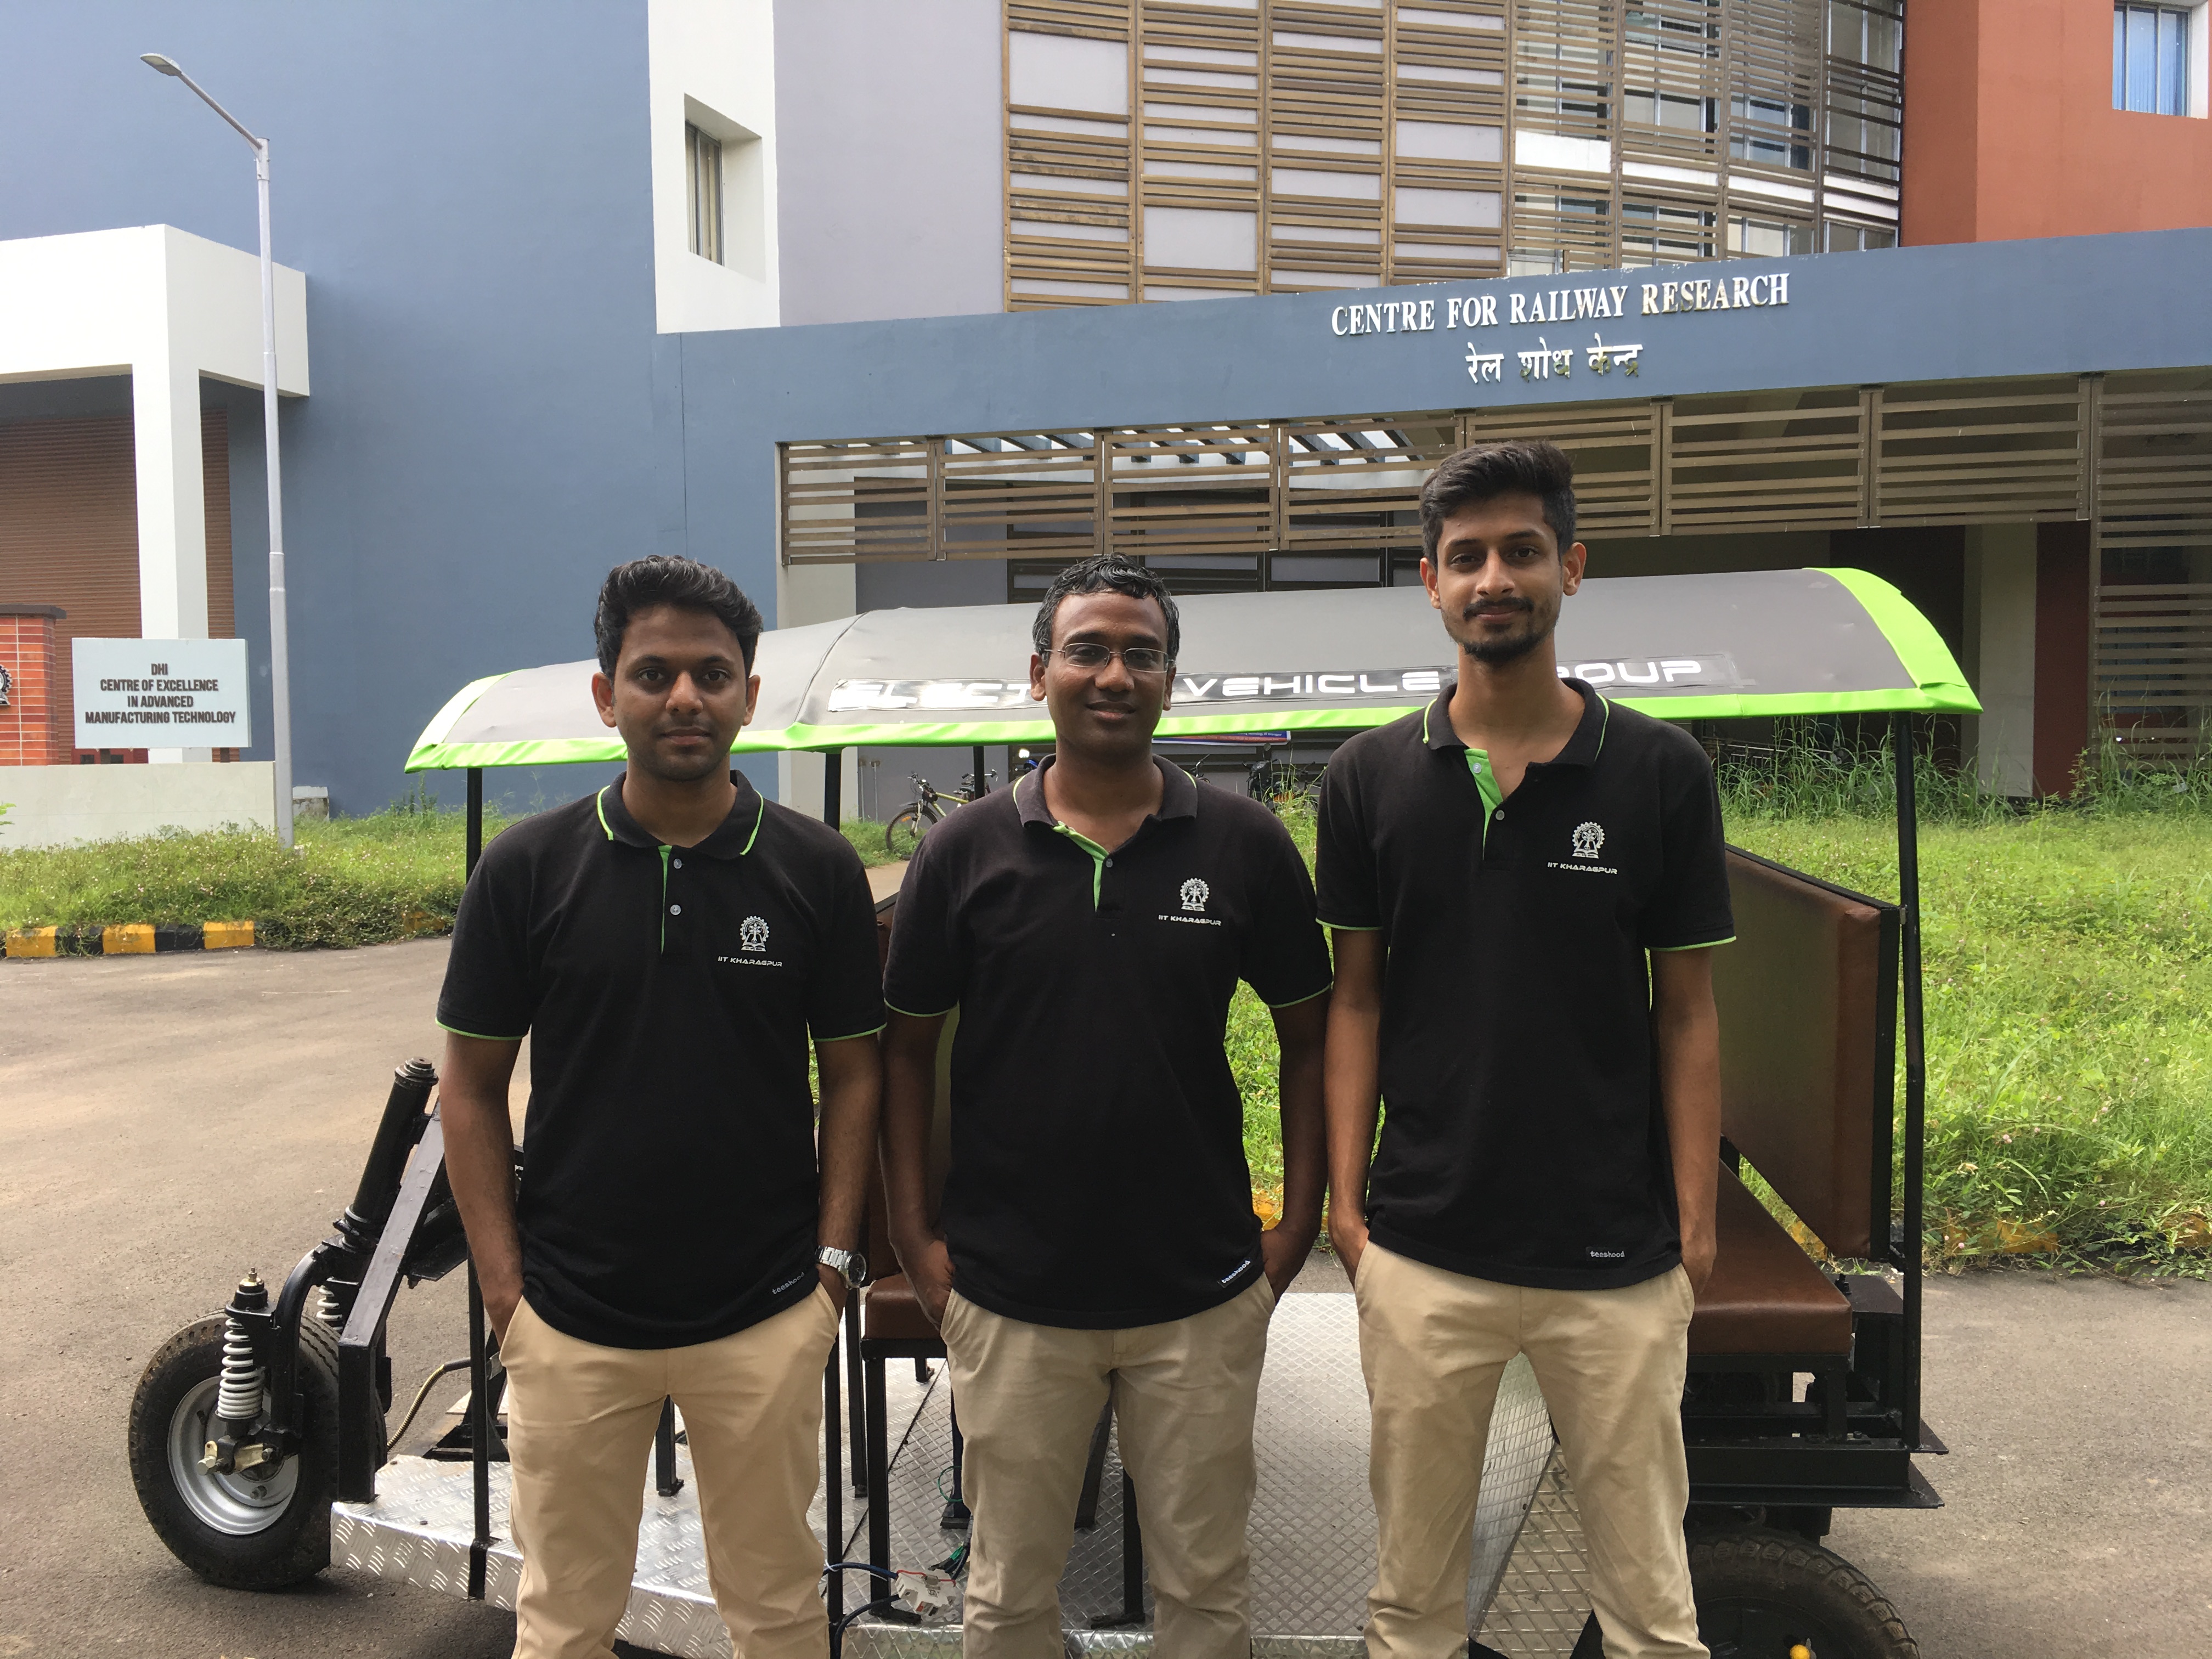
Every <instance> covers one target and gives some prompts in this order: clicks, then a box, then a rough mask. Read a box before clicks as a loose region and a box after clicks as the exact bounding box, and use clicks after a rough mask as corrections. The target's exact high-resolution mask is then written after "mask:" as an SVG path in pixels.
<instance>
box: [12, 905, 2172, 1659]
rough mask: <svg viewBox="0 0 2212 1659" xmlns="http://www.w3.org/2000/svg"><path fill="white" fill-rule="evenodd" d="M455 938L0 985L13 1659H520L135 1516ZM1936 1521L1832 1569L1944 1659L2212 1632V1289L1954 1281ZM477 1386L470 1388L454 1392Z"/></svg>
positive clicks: (1940, 1306) (473, 1611) (410, 1356)
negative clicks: (235, 1298) (166, 1353)
mask: <svg viewBox="0 0 2212 1659" xmlns="http://www.w3.org/2000/svg"><path fill="white" fill-rule="evenodd" d="M444 960H445V946H444V945H443V944H442V943H441V942H439V941H422V942H418V943H414V944H407V945H386V946H383V947H380V948H378V949H375V950H369V951H331V952H323V953H316V954H312V955H304V956H289V955H277V954H273V953H269V952H261V951H255V952H250V953H240V954H239V955H235V956H206V957H191V956H178V957H153V958H145V957H137V958H118V959H116V960H112V961H106V960H94V961H62V962H52V963H5V964H0V1659H13V1656H40V1659H47V1656H54V1659H60V1656H68V1659H77V1656H82V1655H86V1654H92V1653H100V1652H122V1653H131V1654H150V1655H160V1656H163V1659H218V1656H220V1659H248V1656H251V1659H292V1656H314V1659H322V1656H331V1659H337V1656H351V1655H371V1654H374V1655H379V1656H397V1659H407V1656H420V1659H495V1656H503V1655H504V1654H506V1652H507V1648H508V1644H510V1643H511V1642H512V1640H513V1620H511V1619H510V1618H509V1617H508V1616H507V1615H505V1614H502V1613H495V1612H493V1611H490V1610H489V1609H486V1608H483V1607H472V1606H470V1605H468V1604H467V1603H465V1602H460V1601H448V1600H445V1599H443V1598H441V1597H437V1596H434V1595H428V1594H427V1593H421V1592H416V1591H411V1590H404V1589H402V1590H395V1589H392V1588H390V1587H387V1586H385V1585H381V1584H380V1583H376V1582H375V1581H374V1580H369V1579H365V1578H358V1577H352V1576H349V1575H345V1574H339V1573H331V1574H327V1575H325V1577H323V1578H321V1579H320V1580H318V1581H317V1582H316V1583H313V1584H312V1585H309V1586H307V1587H306V1588H304V1589H300V1590H297V1591H294V1592H291V1593H289V1594H286V1595H239V1594H234V1593H232V1592H228V1591H223V1590H217V1589H210V1588H209V1587H208V1586H206V1585H204V1584H202V1583H199V1582H198V1581H197V1579H195V1578H193V1577H191V1575H190V1574H188V1573H186V1572H185V1571H184V1570H183V1569H181V1568H180V1567H179V1566H178V1565H176V1563H175V1562H174V1561H173V1559H171V1558H170V1557H169V1555H168V1554H167V1552H166V1551H164V1550H163V1549H162V1547H161V1545H160V1544H159V1543H158V1542H157V1541H155V1538H154V1535H153V1534H152V1533H151V1531H149V1529H148V1528H147V1527H146V1524H145V1522H144V1521H143V1518H142V1517H141V1516H140V1515H139V1513H138V1508H137V1501H136V1499H135V1498H134V1497H133V1495H132V1493H131V1481H130V1475H129V1472H128V1469H127V1468H126V1467H125V1461H124V1453H123V1425H124V1420H125V1413H126V1412H127V1410H128V1407H129V1403H130V1397H131V1389H132V1388H133V1387H134V1386H135V1384H136V1382H137V1375H138V1371H139V1369H140V1367H141V1366H142V1365H143V1364H144V1363H145V1360H146V1358H147V1356H148V1354H149V1352H151V1351H152V1349H153V1347H154V1346H155V1345H156V1344H157V1343H159V1342H160V1341H161V1339H162V1338H163V1337H165V1336H166V1335H167V1334H168V1333H169V1332H170V1331H171V1330H173V1328H176V1327H177V1326H179V1325H180V1324H182V1323H184V1322H185V1321H187V1320H189V1319H191V1318H192V1317H194V1316H197V1315H199V1314H202V1313H204V1312H206V1311H208V1310H210V1309H211V1308H213V1307H215V1306H216V1305H218V1304H220V1303H221V1302H222V1300H223V1299H224V1297H225V1294H226V1291H227V1288H228V1283H229V1282H230V1280H231V1279H233V1278H234V1276H235V1275H236V1273H238V1272H239V1271H240V1269H242V1268H244V1267H259V1268H260V1269H261V1270H262V1271H263V1272H264V1274H269V1275H275V1274H279V1273H282V1272H283V1270H284V1269H285V1268H286V1267H289V1264H290V1263H291V1261H293V1260H294V1259H295V1257H296V1256H297V1255H299V1254H300V1253H301V1251H302V1250H303V1249H305V1248H306V1247H307V1244H309V1243H312V1242H313V1240H314V1239H315V1238H316V1237H319V1235H320V1232H321V1231H322V1229H324V1228H325V1226H326V1225H328V1222H329V1220H330V1218H331V1215H332V1214H333V1213H334V1212H335V1211H336V1210H337V1208H339V1207H340V1206H343V1204H344V1202H345V1200H346V1199H347V1198H348V1197H349V1195H350V1188H351V1183H352V1181H353V1178H354V1176H355V1174H356V1171H357V1170H358V1167H359V1164H360V1160H361V1157H362V1152H363V1151H364V1150H365V1148H366V1146H367V1141H368V1134H369V1133H370V1129H371V1127H372V1126H373V1125H374V1121H375V1115H376V1112H377V1109H378V1108H379V1106H380V1104H381V1103H382V1100H383V1097H384V1092H385V1089H386V1079H387V1078H388V1075H389V1071H390V1068H391V1066H392V1065H394V1064H395V1063H397V1062H398V1061H399V1060H404V1059H405V1058H406V1057H407V1056H409V1055H410V1054H433V1055H435V1053H436V1041H437V1033H436V1031H435V1029H434V1028H433V1026H432V1025H431V1024H430V1018H429V1013H430V1006H431V1001H432V998H433V996H434V994H435V986H436V982H437V979H438V976H439V974H440V971H441V968H442V966H443V963H444ZM464 1306H465V1303H464V1293H463V1290H462V1286H461V1285H460V1283H459V1278H458V1276H456V1278H454V1279H451V1280H449V1281H448V1282H447V1283H446V1284H444V1285H438V1286H435V1287H433V1288H431V1289H429V1290H428V1291H418V1292H411V1293H410V1294H408V1295H406V1296H404V1297H402V1298H401V1299H400V1302H399V1304H398V1310H397V1311H396V1313H395V1316H394V1319H393V1328H392V1352H393V1358H394V1362H395V1366H396V1370H397V1372H398V1376H399V1377H400V1378H401V1379H402V1387H403V1389H411V1387H412V1379H415V1378H419V1377H420V1376H422V1375H423V1374H425V1373H426V1372H427V1371H428V1370H429V1368H430V1367H431V1365H433V1364H435V1363H436V1362H437V1361H439V1360H441V1359H444V1358H451V1357H453V1356H454V1355H455V1354H457V1353H459V1352H461V1351H462V1350H463V1348H464V1347H465V1341H464V1340H462V1339H461V1338H460V1337H459V1333H460V1332H461V1331H462V1329H463V1328H464V1323H463V1320H464ZM1929 1309H1930V1313H1929V1331H1930V1341H1929V1362H1928V1363H1929V1407H1928V1410H1929V1419H1930V1420H1931V1421H1932V1422H1934V1423H1935V1424H1936V1425H1937V1427H1938V1428H1939V1429H1940V1430H1941V1431H1942V1433H1943V1434H1944V1436H1945V1437H1947V1438H1948V1440H1949V1442H1950V1443H1951V1445H1952V1447H1953V1448H1954V1455H1953V1456H1952V1457H1950V1458H1948V1459H1945V1460H1930V1461H1929V1464H1928V1468H1929V1474H1931V1476H1932V1477H1933V1479H1934V1480H1935V1482H1936V1485H1937V1486H1938V1487H1940V1488H1941V1489H1942V1492H1944V1494H1945V1496H1946V1497H1947V1498H1948V1499H1949V1500H1950V1502H1949V1506H1948V1508H1946V1509H1944V1510H1941V1511H1938V1512H1936V1513H1933V1514H1905V1515H1883V1514H1868V1513H1860V1514H1856V1515H1852V1514H1846V1515H1844V1516H1840V1517H1839V1519H1838V1525H1837V1528H1836V1533H1835V1535H1834V1537H1833V1538H1832V1540H1831V1543H1832V1546H1833V1547H1836V1548H1837V1549H1838V1550H1839V1551H1840V1552H1841V1553H1844V1555H1846V1556H1848V1557H1850V1559H1853V1560H1855V1561H1856V1562H1857V1563H1858V1565H1860V1566H1862V1567H1863V1568H1864V1569H1865V1570H1866V1571H1868V1572H1869V1574H1870V1575H1871V1576H1872V1577H1874V1579H1875V1582H1876V1583H1879V1584H1880V1585H1881V1586H1882V1587H1883V1589H1885V1590H1886V1591H1887V1593H1888V1594H1889V1595H1891V1597H1892V1598H1893V1600H1894V1601H1896V1603H1897V1604H1898V1606H1899V1609H1900V1610H1901V1611H1902V1612H1903V1613H1904V1614H1905V1618H1906V1620H1908V1622H1909V1623H1910V1624H1911V1626H1912V1628H1913V1630H1914V1632H1915V1633H1916V1634H1917V1636H1918V1637H1919V1638H1920V1641H1921V1644H1922V1649H1923V1652H1925V1653H1927V1654H1928V1655H1929V1656H1930V1659H2046V1656H2047V1659H2091V1656H2099V1659H2101V1656H2112V1659H2123V1656H2124V1659H2182V1656H2185V1655H2187V1656H2191V1659H2194V1656H2196V1655H2197V1654H2198V1653H2199V1652H2201V1651H2202V1650H2203V1645H2204V1644H2203V1634H2202V1633H2203V1632H2204V1631H2205V1630H2206V1629H2207V1628H2212V1287H2208V1286H2206V1285H2194V1284H2191V1285H2169V1286H2165V1287H2162V1288H2148V1289H2145V1288H2133V1287H2130V1286H2126V1285H2118V1284H2115V1283H2112V1282H2108V1281H2081V1280H2059V1279H2050V1278H2047V1277H2043V1276H2039V1275H2029V1274H2004V1275H1984V1276H1978V1277H1971V1278H1966V1279H1952V1280H1944V1281H1942V1282H1940V1283H1938V1284H1937V1285H1936V1287H1935V1289H1934V1291H1933V1292H1932V1294H1931V1297H1930V1300H1929ZM450 1386H451V1387H452V1388H453V1389H458V1387H459V1379H456V1380H455V1381H454V1383H453V1384H452V1385H450Z"/></svg>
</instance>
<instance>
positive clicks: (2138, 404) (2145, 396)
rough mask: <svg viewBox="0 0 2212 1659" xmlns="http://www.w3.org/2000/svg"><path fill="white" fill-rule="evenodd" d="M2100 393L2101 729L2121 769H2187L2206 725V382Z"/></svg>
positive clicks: (2209, 598) (2210, 561) (2209, 623)
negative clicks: (2168, 764)
mask: <svg viewBox="0 0 2212 1659" xmlns="http://www.w3.org/2000/svg"><path fill="white" fill-rule="evenodd" d="M2100 392H2101V395H2100V396H2099V397H2098V398H2096V400H2095V402H2096V408H2095V411H2094V416H2093V420H2094V424H2095V438H2096V447H2097V450H2098V465H2097V473H2096V502H2097V507H2096V512H2097V523H2096V531H2095V537H2094V549H2095V550H2094V552H2093V555H2092V558H2093V583H2094V588H2093V594H2094V598H2093V619H2094V628H2095V653H2094V658H2093V663H2092V665H2091V684H2092V694H2093V703H2094V714H2095V716H2096V729H2097V731H2098V732H2099V735H2100V738H2101V740H2102V741H2103V742H2104V743H2105V744H2112V745H2114V746H2116V748H2117V750H2118V753H2119V754H2120V755H2121V756H2123V757H2130V758H2132V759H2134V760H2136V761H2145V762H2159V761H2179V762H2187V761H2190V760H2192V759H2196V758H2199V757H2202V756H2203V753H2204V752H2205V749H2204V744H2205V732H2206V727H2207V726H2208V724H2212V374H2205V373H2203V372H2201V371H2200V372H2193V373H2166V374H2130V375H2118V374H2115V375H2112V376H2111V377H2109V378H2108V379H2107V380H2106V382H2105V383H2104V385H2103V386H2102V387H2101V388H2100Z"/></svg>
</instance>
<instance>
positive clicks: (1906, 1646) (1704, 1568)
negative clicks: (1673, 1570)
mask: <svg viewBox="0 0 2212 1659" xmlns="http://www.w3.org/2000/svg"><path fill="white" fill-rule="evenodd" d="M1690 1584H1691V1588H1692V1591H1693V1592H1694V1593H1695V1595H1696V1596H1697V1602H1698V1635H1699V1638H1700V1639H1701V1640H1702V1641H1703V1642H1704V1643H1705V1646H1706V1647H1707V1648H1708V1649H1710V1650H1711V1652H1712V1656H1713V1659H1801V1656H1810V1659H1919V1656H1920V1646H1919V1644H1917V1642H1915V1641H1914V1640H1913V1639H1912V1637H1911V1632H1908V1631H1907V1630H1906V1629H1905V1621H1904V1620H1902V1619H1900V1618H1899V1617H1898V1616H1897V1609H1896V1608H1894V1607H1891V1606H1890V1604H1889V1603H1888V1602H1887V1601H1886V1600H1884V1599H1883V1597H1882V1595H1881V1591H1879V1590H1877V1589H1875V1587H1874V1584H1873V1583H1872V1582H1871V1581H1870V1580H1869V1578H1868V1577H1867V1576H1866V1575H1865V1574H1864V1573H1863V1572H1861V1571H1859V1570H1858V1569H1857V1567H1855V1566H1853V1565H1851V1564H1850V1562H1848V1561H1846V1560H1844V1559H1843V1557H1841V1556H1840V1555H1838V1554H1836V1553H1834V1552H1833V1551H1831V1550H1826V1549H1822V1548H1821V1547H1820V1546H1819V1545H1818V1544H1812V1543H1808V1542H1807V1541H1805V1540H1804V1539H1803V1538H1802V1537H1800V1536H1798V1535H1797V1534H1794V1533H1786V1532H1776V1531H1773V1530H1771V1529H1770V1528H1765V1527H1750V1528H1743V1529H1741V1530H1735V1531H1729V1532H1718V1533H1693V1534H1691V1537H1690Z"/></svg>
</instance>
